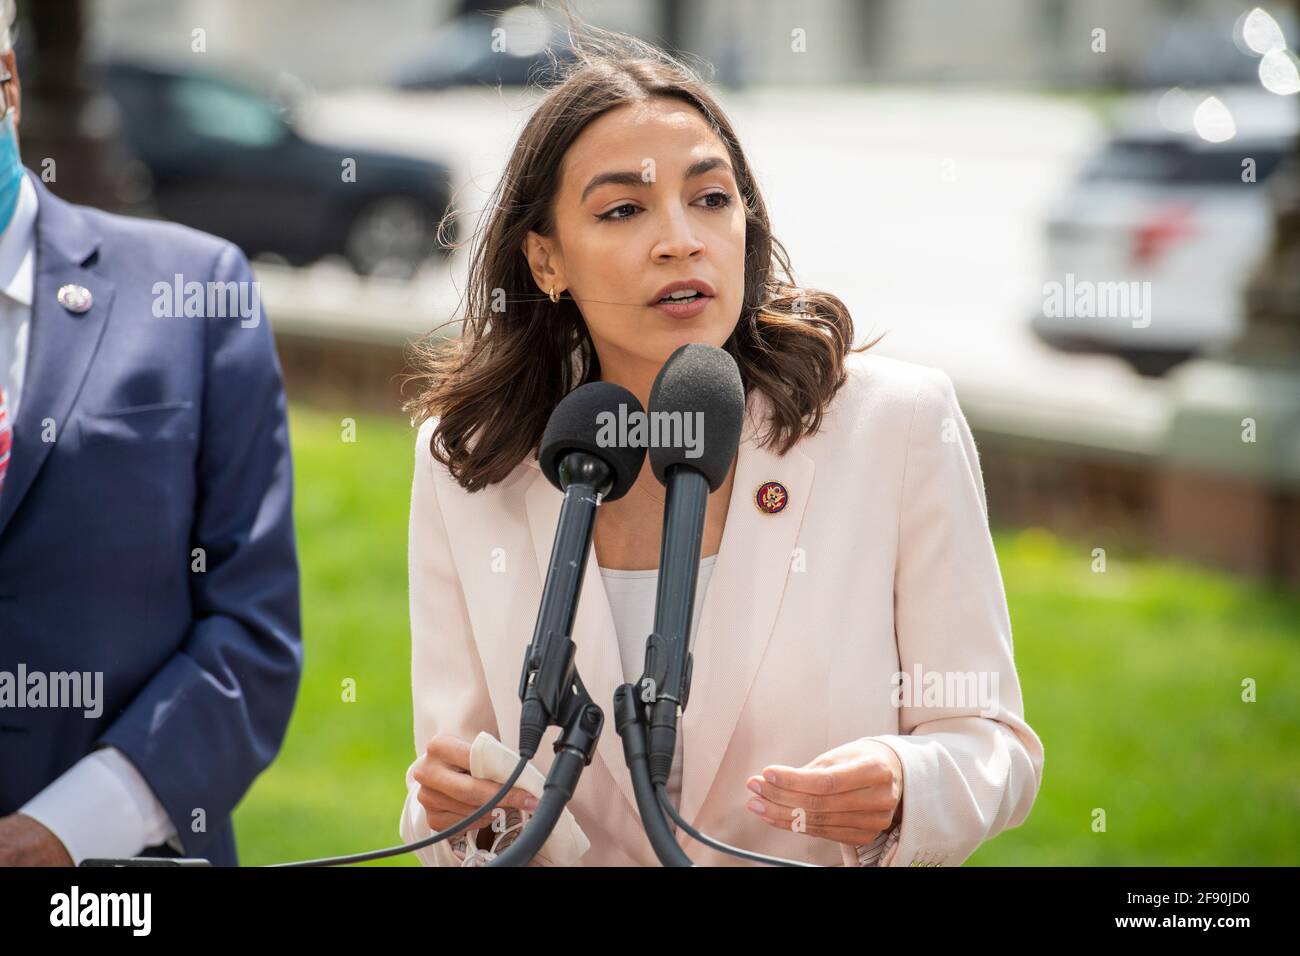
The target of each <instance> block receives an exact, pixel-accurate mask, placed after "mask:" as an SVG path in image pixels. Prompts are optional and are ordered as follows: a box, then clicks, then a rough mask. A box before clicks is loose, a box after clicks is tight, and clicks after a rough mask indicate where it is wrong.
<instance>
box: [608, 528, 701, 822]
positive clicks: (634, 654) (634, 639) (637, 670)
mask: <svg viewBox="0 0 1300 956" xmlns="http://www.w3.org/2000/svg"><path fill="white" fill-rule="evenodd" d="M717 558H718V556H717V555H716V554H713V555H710V556H709V557H707V558H702V559H701V560H700V576H699V581H698V582H697V583H696V585H695V612H694V614H693V615H692V616H691V637H690V645H691V646H692V647H694V646H695V632H696V631H697V630H698V629H699V625H700V614H701V608H702V607H703V604H704V592H705V591H707V590H708V587H709V575H710V574H712V573H713V564H714V562H715V561H716V560H717ZM600 577H601V580H603V581H604V582H605V593H606V595H608V597H609V609H610V611H612V612H613V615H614V627H615V629H616V630H617V632H618V653H619V658H620V660H621V661H622V663H623V680H624V681H626V682H627V683H629V684H635V683H636V682H637V681H638V680H640V679H641V674H642V673H643V672H644V671H645V639H646V637H648V636H649V634H650V632H651V631H652V630H654V623H655V594H656V592H657V591H658V588H659V570H658V568H651V569H650V570H648V571H623V570H618V569H614V568H601V569H600ZM683 736H684V735H683V733H682V726H681V724H680V723H679V724H678V726H677V749H676V751H675V752H674V754H673V769H672V770H671V771H670V772H669V774H668V796H669V797H670V798H671V799H672V802H673V806H675V807H680V806H681V799H682V796H681V795H682V764H683V760H684V758H683V757H682V740H683ZM668 825H669V827H670V828H671V829H672V832H674V833H676V832H677V827H676V825H675V824H674V823H673V822H672V821H671V820H669V821H668Z"/></svg>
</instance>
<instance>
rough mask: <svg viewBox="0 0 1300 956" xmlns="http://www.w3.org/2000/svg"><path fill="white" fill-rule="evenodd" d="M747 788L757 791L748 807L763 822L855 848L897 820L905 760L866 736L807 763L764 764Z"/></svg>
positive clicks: (867, 841) (887, 747) (900, 805)
mask: <svg viewBox="0 0 1300 956" xmlns="http://www.w3.org/2000/svg"><path fill="white" fill-rule="evenodd" d="M747 786H748V787H749V789H750V790H751V791H753V792H754V794H756V796H752V797H751V798H750V800H749V803H748V804H747V806H748V808H749V810H750V811H751V812H753V813H756V814H758V815H759V817H760V818H761V819H762V820H763V822H764V823H767V824H769V825H770V826H774V827H777V828H779V829H781V830H793V831H794V832H796V833H806V834H808V835H809V836H815V837H822V838H824V839H827V840H835V841H836V842H838V843H846V844H849V845H850V846H854V845H859V844H865V843H870V842H871V841H872V840H874V839H875V838H876V835H877V834H878V833H880V832H881V831H882V830H888V829H889V828H890V827H891V826H893V825H894V824H895V823H896V822H897V821H898V817H899V814H900V813H901V811H902V806H903V804H902V800H903V764H902V762H901V761H899V759H898V754H896V753H895V752H894V750H893V748H892V747H890V746H888V745H887V744H882V743H881V742H880V741H878V740H871V739H869V738H863V739H861V740H854V741H852V742H850V743H847V744H844V745H843V746H841V747H836V748H835V749H834V750H828V751H827V752H826V753H824V754H822V755H821V756H820V757H818V758H817V759H816V760H813V761H812V762H811V763H809V764H806V765H805V766H803V767H786V766H782V765H781V764H772V765H771V766H768V767H764V768H763V773H762V774H756V775H754V776H752V777H750V778H749V780H748V781H747Z"/></svg>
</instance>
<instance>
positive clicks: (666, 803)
mask: <svg viewBox="0 0 1300 956" xmlns="http://www.w3.org/2000/svg"><path fill="white" fill-rule="evenodd" d="M655 794H656V795H658V797H659V805H660V806H661V807H663V808H664V812H665V813H667V814H668V815H669V816H670V817H672V818H673V822H674V823H676V824H677V825H678V826H679V827H681V828H682V829H683V830H685V831H686V832H687V834H689V835H690V837H691V838H692V839H694V840H698V841H699V842H700V843H703V844H704V845H705V846H711V847H713V849H715V850H718V851H720V852H722V853H729V854H730V855H732V856H736V857H739V858H740V859H742V860H751V861H753V862H754V863H766V864H768V865H769V866H809V867H817V864H816V863H803V862H800V861H798V860H783V859H781V858H780V857H777V856H765V855H763V854H762V853H751V852H750V851H749V850H742V849H740V848H739V847H734V846H728V845H727V844H725V843H723V842H722V841H721V840H715V839H713V837H711V836H706V835H705V834H703V833H701V832H700V831H699V830H697V829H695V828H694V827H693V826H691V825H690V824H689V823H687V822H686V820H685V818H683V817H682V815H681V814H680V813H678V812H677V808H676V807H674V806H673V802H672V800H671V799H670V798H669V796H668V788H667V787H665V786H664V785H663V784H662V783H658V784H655Z"/></svg>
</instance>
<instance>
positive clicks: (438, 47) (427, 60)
mask: <svg viewBox="0 0 1300 956" xmlns="http://www.w3.org/2000/svg"><path fill="white" fill-rule="evenodd" d="M498 24H499V21H498V20H497V19H495V18H492V17H488V16H484V15H483V14H471V15H466V16H462V17H457V18H456V19H454V20H452V21H450V22H448V23H447V24H446V25H444V26H443V27H442V28H440V29H439V30H438V31H437V32H436V33H434V34H433V36H432V37H431V38H430V39H429V42H428V44H427V45H426V46H425V47H424V48H423V49H422V50H420V51H419V52H418V53H417V54H416V55H415V56H413V57H411V58H409V59H407V60H405V61H404V62H402V63H401V64H399V65H398V67H397V69H396V70H394V72H393V84H394V85H395V86H397V87H399V88H401V89H404V90H440V89H448V88H451V87H457V86H478V85H487V86H497V85H504V86H524V85H526V84H529V83H536V84H539V85H541V86H547V85H549V84H550V83H551V81H552V80H554V79H555V76H556V73H557V71H558V70H559V69H560V68H561V67H562V66H563V64H564V63H565V62H566V61H568V60H571V59H573V51H572V49H570V48H569V46H568V45H567V44H565V43H563V42H555V43H553V42H550V41H551V38H550V36H548V34H549V29H548V28H547V27H546V26H545V24H544V23H543V22H541V21H538V22H527V23H525V24H524V25H523V29H522V30H521V31H519V32H527V33H529V34H532V35H534V36H535V41H534V42H522V43H521V44H520V47H519V48H518V49H514V50H512V49H510V48H509V47H508V46H507V48H506V49H500V48H499V47H500V45H501V44H500V43H499V42H498V43H494V39H495V38H494V36H493V32H492V31H493V30H494V29H497V27H498ZM503 29H505V28H503ZM504 36H511V37H513V36H515V34H514V33H513V32H511V31H506V32H505V33H504ZM525 39H526V41H527V40H532V39H533V38H532V37H527V38H525ZM546 46H549V49H550V53H549V54H548V52H547V50H546V48H545V47H546ZM552 56H553V57H554V61H553V60H552Z"/></svg>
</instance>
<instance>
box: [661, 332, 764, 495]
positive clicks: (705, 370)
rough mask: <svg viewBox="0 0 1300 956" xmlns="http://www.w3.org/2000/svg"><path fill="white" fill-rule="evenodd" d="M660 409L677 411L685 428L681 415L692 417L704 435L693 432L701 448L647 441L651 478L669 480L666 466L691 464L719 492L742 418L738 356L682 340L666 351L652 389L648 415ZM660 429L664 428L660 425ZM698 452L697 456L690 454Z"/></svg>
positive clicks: (741, 391)
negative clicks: (677, 345) (672, 349)
mask: <svg viewBox="0 0 1300 956" xmlns="http://www.w3.org/2000/svg"><path fill="white" fill-rule="evenodd" d="M662 412H667V413H674V412H680V413H681V415H682V420H681V421H682V427H683V429H684V428H685V427H686V422H685V416H687V415H691V416H695V417H694V419H693V424H698V425H702V429H698V428H697V429H696V430H697V431H701V430H702V433H703V434H702V440H700V437H699V436H696V441H697V444H699V445H700V446H701V447H699V448H690V447H688V446H686V445H685V444H684V443H680V442H674V443H672V444H670V445H662V444H661V445H651V447H650V467H651V468H652V469H653V470H654V473H655V477H656V478H658V479H659V481H660V482H661V483H663V484H667V482H668V469H669V468H671V467H672V466H673V465H689V466H690V467H691V468H695V469H697V470H698V471H700V472H701V473H702V474H703V475H704V477H705V479H706V480H707V481H708V483H709V491H711V492H713V491H717V490H718V488H720V487H721V486H722V483H723V482H724V481H726V479H727V472H729V471H730V470H731V460H732V459H733V458H734V457H735V456H736V449H737V447H738V446H739V445H740V432H741V428H742V426H743V424H744V418H745V386H744V384H743V383H742V382H741V379H740V369H739V368H737V367H736V360H735V359H734V358H732V357H731V354H730V353H729V352H727V351H726V350H725V349H720V348H716V347H714V346H712V345H704V344H702V343H699V342H691V343H689V344H687V345H683V346H682V347H681V348H679V349H678V350H677V351H675V352H674V353H673V354H672V355H670V356H668V361H666V362H664V366H663V368H661V369H660V370H659V374H658V375H657V376H655V381H654V385H653V387H652V388H651V389H650V416H651V418H654V417H655V416H656V415H659V414H660V413H662ZM697 413H698V414H697ZM660 428H661V431H662V430H663V426H662V425H661V426H660ZM688 452H689V453H691V454H688ZM696 452H698V453H699V454H698V457H692V454H694V453H696Z"/></svg>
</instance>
